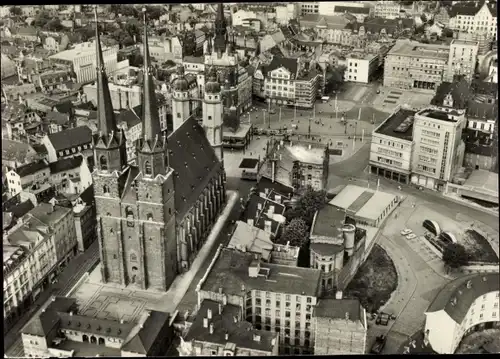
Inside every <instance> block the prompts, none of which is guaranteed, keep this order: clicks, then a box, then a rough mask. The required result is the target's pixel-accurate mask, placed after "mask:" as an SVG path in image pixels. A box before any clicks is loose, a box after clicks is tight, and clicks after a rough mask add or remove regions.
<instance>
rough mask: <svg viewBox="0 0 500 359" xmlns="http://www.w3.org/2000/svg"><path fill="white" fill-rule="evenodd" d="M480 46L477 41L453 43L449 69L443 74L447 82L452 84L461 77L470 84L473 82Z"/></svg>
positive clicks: (457, 41)
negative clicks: (457, 77)
mask: <svg viewBox="0 0 500 359" xmlns="http://www.w3.org/2000/svg"><path fill="white" fill-rule="evenodd" d="M478 46H479V43H478V42H477V41H465V40H457V39H453V40H452V41H451V44H450V53H449V57H448V64H447V69H446V71H445V73H444V74H443V75H444V80H445V81H448V82H452V81H453V79H454V78H455V76H457V75H460V76H462V77H464V78H465V79H466V80H467V82H468V83H469V84H470V83H471V82H472V79H473V78H474V74H475V72H476V65H477V55H478Z"/></svg>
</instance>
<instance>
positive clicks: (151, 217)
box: [146, 213, 153, 221]
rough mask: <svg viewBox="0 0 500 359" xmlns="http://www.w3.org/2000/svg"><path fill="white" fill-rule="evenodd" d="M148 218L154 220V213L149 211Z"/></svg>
mask: <svg viewBox="0 0 500 359" xmlns="http://www.w3.org/2000/svg"><path fill="white" fill-rule="evenodd" d="M146 218H147V219H148V221H152V220H153V213H148V215H147V216H146Z"/></svg>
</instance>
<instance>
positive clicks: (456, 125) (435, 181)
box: [411, 108, 467, 191]
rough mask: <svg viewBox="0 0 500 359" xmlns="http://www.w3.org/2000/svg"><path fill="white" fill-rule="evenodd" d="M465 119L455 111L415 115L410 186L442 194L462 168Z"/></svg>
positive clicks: (437, 111)
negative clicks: (414, 185) (433, 190)
mask: <svg viewBox="0 0 500 359" xmlns="http://www.w3.org/2000/svg"><path fill="white" fill-rule="evenodd" d="M466 125H467V124H466V120H465V115H464V114H463V113H462V114H461V113H459V112H457V111H442V110H439V109H433V108H425V109H423V110H420V111H418V112H417V113H416V114H415V119H414V122H413V142H414V147H413V155H412V175H411V182H412V183H414V184H418V185H420V186H423V187H427V188H431V189H436V190H439V191H441V190H443V189H444V186H445V185H446V183H447V182H448V181H451V180H452V178H453V176H454V175H455V174H456V172H457V170H458V169H459V168H460V167H461V166H462V163H463V160H464V153H465V144H464V142H463V141H462V131H463V129H464V128H465V127H466Z"/></svg>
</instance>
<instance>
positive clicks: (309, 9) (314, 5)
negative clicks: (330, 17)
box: [299, 1, 320, 15]
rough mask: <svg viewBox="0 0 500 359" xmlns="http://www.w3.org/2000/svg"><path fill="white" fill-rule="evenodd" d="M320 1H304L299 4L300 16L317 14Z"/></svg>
mask: <svg viewBox="0 0 500 359" xmlns="http://www.w3.org/2000/svg"><path fill="white" fill-rule="evenodd" d="M319 5H320V1H307V2H306V1H304V2H300V3H299V8H300V14H301V15H307V14H318V13H319Z"/></svg>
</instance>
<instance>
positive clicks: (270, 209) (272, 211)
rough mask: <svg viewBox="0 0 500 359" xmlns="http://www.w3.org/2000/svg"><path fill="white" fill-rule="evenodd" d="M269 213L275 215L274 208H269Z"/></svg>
mask: <svg viewBox="0 0 500 359" xmlns="http://www.w3.org/2000/svg"><path fill="white" fill-rule="evenodd" d="M269 213H270V214H274V206H269Z"/></svg>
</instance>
